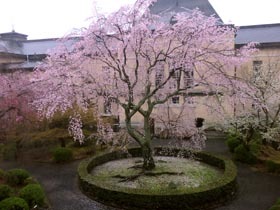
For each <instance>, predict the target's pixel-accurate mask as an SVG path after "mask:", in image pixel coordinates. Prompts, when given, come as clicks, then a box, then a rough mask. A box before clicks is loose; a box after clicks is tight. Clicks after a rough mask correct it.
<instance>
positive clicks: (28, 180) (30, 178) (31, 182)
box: [24, 176, 38, 185]
mask: <svg viewBox="0 0 280 210" xmlns="http://www.w3.org/2000/svg"><path fill="white" fill-rule="evenodd" d="M28 184H38V181H37V180H36V179H35V178H34V177H31V176H30V177H28V178H27V179H25V180H24V185H28Z"/></svg>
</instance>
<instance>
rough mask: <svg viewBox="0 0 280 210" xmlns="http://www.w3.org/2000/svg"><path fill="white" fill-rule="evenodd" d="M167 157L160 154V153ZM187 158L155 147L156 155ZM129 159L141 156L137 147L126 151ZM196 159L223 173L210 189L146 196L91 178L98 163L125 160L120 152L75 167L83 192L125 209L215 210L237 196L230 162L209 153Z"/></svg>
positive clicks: (234, 167) (174, 151) (195, 155)
mask: <svg viewBox="0 0 280 210" xmlns="http://www.w3.org/2000/svg"><path fill="white" fill-rule="evenodd" d="M163 151H164V152H166V151H168V152H167V153H168V154H164V155H163V154H162V152H163ZM179 152H180V154H181V155H182V156H183V157H189V155H190V154H191V153H190V151H188V150H180V149H175V148H173V149H172V148H171V149H170V148H169V149H168V148H160V147H158V148H155V155H161V156H177V154H178V153H179ZM129 153H130V155H131V156H132V157H139V156H140V157H141V149H140V148H132V149H129ZM193 154H194V157H195V159H198V160H200V161H202V162H205V163H207V164H210V165H212V166H215V167H218V168H220V169H222V170H223V171H224V173H223V176H222V178H221V179H218V180H217V181H216V182H214V183H213V184H212V185H211V186H207V187H206V186H205V187H203V188H202V187H200V188H196V189H195V190H194V191H193V192H192V193H190V192H176V193H175V192H174V191H164V192H161V193H160V194H149V193H148V192H145V190H141V191H139V190H137V189H107V188H106V187H102V186H101V184H100V183H97V182H96V181H94V179H92V175H91V174H90V171H91V170H92V169H93V168H94V167H95V166H98V165H100V164H103V163H106V162H108V161H111V160H116V159H121V158H126V157H127V156H128V155H127V154H125V153H120V152H116V151H115V152H111V153H106V154H103V155H99V156H96V157H93V158H90V159H87V160H84V161H82V162H81V163H80V164H79V167H78V176H79V183H80V187H81V189H82V191H83V192H84V193H85V194H86V195H88V196H89V197H91V198H93V199H94V200H98V201H99V202H102V203H106V204H107V205H111V206H116V207H121V208H124V209H130V210H133V209H162V210H165V209H166V210H167V209H186V210H209V209H214V208H217V207H218V206H221V205H224V204H225V203H227V202H229V201H231V200H232V199H233V198H234V197H235V196H236V194H237V182H236V176H237V170H236V166H235V165H234V163H233V162H232V161H231V160H228V159H224V158H222V157H218V156H213V155H211V154H208V153H202V152H195V153H193Z"/></svg>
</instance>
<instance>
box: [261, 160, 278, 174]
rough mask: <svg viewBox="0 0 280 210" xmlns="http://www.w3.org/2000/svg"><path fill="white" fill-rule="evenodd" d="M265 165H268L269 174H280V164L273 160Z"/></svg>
mask: <svg viewBox="0 0 280 210" xmlns="http://www.w3.org/2000/svg"><path fill="white" fill-rule="evenodd" d="M265 165H266V168H267V170H268V171H269V172H272V173H280V164H278V163H275V162H274V161H272V160H267V161H266V162H265Z"/></svg>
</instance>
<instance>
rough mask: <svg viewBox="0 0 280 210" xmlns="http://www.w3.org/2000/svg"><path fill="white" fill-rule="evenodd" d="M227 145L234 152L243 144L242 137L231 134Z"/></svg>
mask: <svg viewBox="0 0 280 210" xmlns="http://www.w3.org/2000/svg"><path fill="white" fill-rule="evenodd" d="M226 144H227V146H228V147H229V150H230V151H231V152H234V149H235V148H236V147H238V146H239V145H240V144H241V140H240V137H239V136H238V135H237V134H235V135H234V134H231V135H229V136H228V138H227V141H226Z"/></svg>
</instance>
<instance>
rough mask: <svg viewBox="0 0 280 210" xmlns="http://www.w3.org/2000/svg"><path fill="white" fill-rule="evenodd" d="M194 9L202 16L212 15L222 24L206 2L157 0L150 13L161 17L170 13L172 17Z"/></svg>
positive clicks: (197, 0) (199, 0) (203, 0)
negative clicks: (201, 13) (202, 14)
mask: <svg viewBox="0 0 280 210" xmlns="http://www.w3.org/2000/svg"><path fill="white" fill-rule="evenodd" d="M196 8H198V9H199V10H200V11H201V12H203V13H204V15H206V16H211V15H214V16H215V17H216V18H218V19H219V21H220V22H222V19H221V18H220V16H219V15H218V13H217V12H216V11H215V9H214V8H213V7H212V5H211V4H210V3H209V1H208V0H158V1H157V2H155V3H154V4H153V5H152V6H151V7H150V10H151V12H152V13H154V14H159V15H161V16H162V15H163V14H165V13H172V14H173V15H174V14H176V13H178V12H184V11H188V10H194V9H196ZM171 17H172V16H170V18H171Z"/></svg>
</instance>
